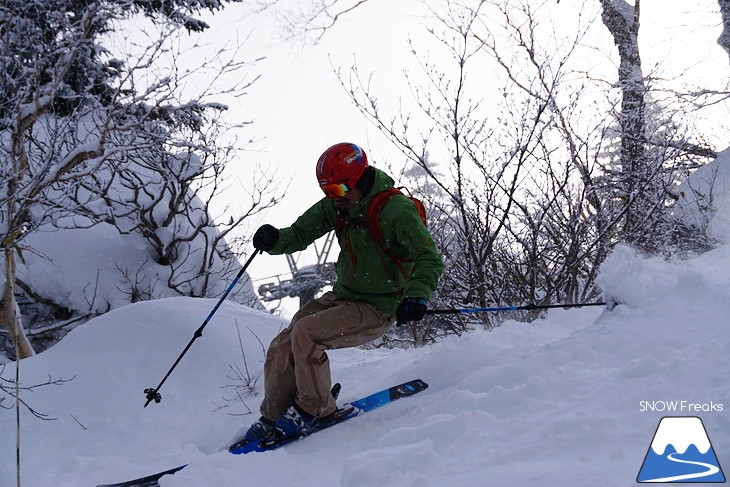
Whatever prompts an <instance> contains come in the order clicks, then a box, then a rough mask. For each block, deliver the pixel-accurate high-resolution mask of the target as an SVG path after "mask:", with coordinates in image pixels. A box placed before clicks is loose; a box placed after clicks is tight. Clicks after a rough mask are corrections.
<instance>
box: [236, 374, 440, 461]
mask: <svg viewBox="0 0 730 487" xmlns="http://www.w3.org/2000/svg"><path fill="white" fill-rule="evenodd" d="M427 387H428V384H426V383H425V382H424V381H422V380H421V379H416V380H412V381H410V382H405V383H403V384H399V385H397V386H393V387H389V388H388V389H383V390H382V391H379V392H376V393H375V394H370V395H369V396H366V397H363V398H361V399H358V400H357V401H352V402H350V403H347V404H344V405H343V406H342V407H340V408H339V409H338V410H337V412H336V413H335V415H334V417H333V418H332V420H330V421H327V422H326V423H320V424H317V425H315V426H313V427H311V428H308V429H306V430H303V431H301V432H300V433H299V434H298V435H295V436H291V437H287V438H282V439H278V440H274V441H270V442H267V441H266V440H262V441H260V442H257V443H244V442H242V441H239V442H236V443H234V444H233V445H231V447H230V448H229V451H230V452H231V453H234V454H236V455H240V454H243V453H251V452H263V451H269V450H275V449H277V448H279V447H281V446H284V445H286V444H288V443H291V442H293V441H296V440H299V439H301V438H304V437H307V436H309V435H311V434H313V433H316V432H318V431H322V430H323V429H327V428H329V427H331V426H334V425H336V424H340V423H342V422H343V421H347V420H348V419H352V418H354V417H355V416H359V415H361V414H363V413H366V412H368V411H372V410H373V409H377V408H379V407H381V406H384V405H386V404H388V403H391V402H393V401H396V400H398V399H400V398H402V397H408V396H412V395H413V394H416V393H418V392H421V391H423V390H425V389H426V388H427Z"/></svg>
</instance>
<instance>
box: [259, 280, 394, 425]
mask: <svg viewBox="0 0 730 487" xmlns="http://www.w3.org/2000/svg"><path fill="white" fill-rule="evenodd" d="M393 322H394V318H393V317H392V316H391V315H389V314H387V313H383V312H382V311H379V310H377V309H375V308H374V307H373V306H371V305H369V304H366V303H362V302H358V301H347V300H337V295H336V294H335V293H334V292H331V291H330V292H328V293H325V294H324V295H323V296H322V297H320V298H317V299H313V300H311V301H310V302H308V303H307V304H305V305H304V306H303V307H302V308H301V309H300V310H299V311H298V312H297V313H296V314H295V315H294V317H293V318H292V321H291V324H290V325H289V327H288V328H286V329H285V330H284V331H282V332H281V333H279V335H278V336H277V337H276V338H274V340H273V341H272V342H271V345H270V346H269V350H268V352H267V353H266V364H265V365H264V388H265V394H266V395H265V397H264V400H263V401H262V403H261V414H262V415H263V416H264V417H265V418H268V419H271V420H276V419H277V418H278V417H279V416H281V415H282V414H283V413H284V411H286V410H287V408H288V407H289V406H291V404H292V401H294V400H296V403H297V405H298V406H299V407H300V408H302V409H303V410H304V411H306V412H307V413H309V414H311V415H313V416H319V417H322V416H326V415H328V414H331V413H333V412H334V411H335V410H336V409H337V405H336V404H335V400H334V399H333V398H332V394H331V393H330V388H331V387H332V384H331V382H332V380H331V377H330V367H329V359H328V358H327V353H326V352H325V351H326V350H327V349H336V348H348V347H356V346H358V345H362V344H365V343H367V342H369V341H371V340H374V339H376V338H378V337H380V336H382V335H383V334H385V332H386V331H388V328H390V326H391V325H392V324H393Z"/></svg>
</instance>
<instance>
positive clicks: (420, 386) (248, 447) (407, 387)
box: [96, 379, 428, 487]
mask: <svg viewBox="0 0 730 487" xmlns="http://www.w3.org/2000/svg"><path fill="white" fill-rule="evenodd" d="M338 386H339V384H337V385H336V386H335V388H333V391H332V394H333V395H334V396H335V397H337V394H338V393H339V387H338ZM427 387H428V384H426V383H425V382H424V381H422V380H421V379H416V380H412V381H410V382H405V383H403V384H399V385H397V386H393V387H390V388H388V389H383V390H382V391H379V392H376V393H375V394H370V395H369V396H366V397H363V398H361V399H358V400H357V401H352V402H350V403H347V404H344V405H343V406H342V407H340V408H339V409H338V410H337V412H336V413H335V415H334V418H333V419H332V420H331V421H328V422H327V423H325V424H319V425H317V426H316V427H313V428H309V429H308V430H306V431H302V432H301V433H300V434H298V435H296V436H293V437H290V438H284V439H281V440H278V441H275V442H274V443H272V444H269V445H261V444H260V443H243V442H241V441H239V442H236V443H234V444H233V445H231V447H230V448H229V451H230V452H231V453H234V454H237V455H238V454H242V453H251V452H262V451H269V450H275V449H277V448H279V447H282V446H284V445H286V444H288V443H291V442H293V441H296V440H299V439H301V438H304V437H306V436H309V435H311V434H313V433H316V432H317V431H322V430H323V429H327V428H329V427H330V426H334V425H336V424H340V423H342V422H343V421H347V420H348V419H351V418H354V417H355V416H359V415H360V414H363V413H366V412H368V411H372V410H373V409H377V408H379V407H381V406H385V405H386V404H388V403H391V402H393V401H396V400H398V399H400V398H402V397H408V396H412V395H413V394H416V393H418V392H421V391H423V390H425V389H426V388H427ZM186 466H187V465H181V466H179V467H175V468H171V469H169V470H165V471H163V472H159V473H156V474H153V475H148V476H146V477H141V478H138V479H135V480H128V481H126V482H119V483H116V484H103V485H97V486H96V487H159V485H160V484H159V482H158V480H160V478H161V477H163V476H165V475H172V474H174V473H176V472H178V471H180V470H182V469H183V468H185V467H186Z"/></svg>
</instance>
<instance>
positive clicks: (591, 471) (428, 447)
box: [0, 246, 730, 487]
mask: <svg viewBox="0 0 730 487" xmlns="http://www.w3.org/2000/svg"><path fill="white" fill-rule="evenodd" d="M728 271H730V246H723V247H720V248H718V249H716V250H714V251H711V252H709V253H707V254H704V255H702V256H700V257H698V258H696V259H694V260H692V261H691V262H689V263H685V264H681V265H676V264H670V263H666V262H664V261H660V260H657V259H649V260H647V259H643V258H641V257H638V256H636V255H634V254H633V253H632V252H631V251H630V250H628V249H626V248H619V249H618V250H617V251H616V252H615V253H614V254H613V255H612V257H611V258H610V259H609V261H608V262H607V263H606V265H605V270H604V272H603V275H602V280H603V281H602V285H603V286H604V289H605V290H606V293H608V294H611V295H612V296H615V297H617V298H618V299H620V300H621V301H622V302H624V303H625V304H622V305H619V306H617V307H616V308H614V309H613V310H610V311H609V310H597V309H595V308H585V309H582V310H569V311H568V310H557V311H552V312H551V313H550V314H549V315H548V316H547V318H546V319H543V320H539V321H536V322H534V323H532V324H524V323H517V322H510V323H508V324H506V325H505V326H502V327H501V328H499V329H496V330H494V331H493V332H473V333H470V334H468V335H466V336H463V337H461V338H457V337H454V338H451V339H448V340H444V341H443V342H441V343H439V344H437V345H434V346H430V347H424V348H420V349H411V350H359V349H350V350H338V351H332V352H330V358H331V361H332V364H333V376H334V379H335V380H336V381H339V382H341V383H342V384H343V385H344V387H343V391H342V395H341V399H342V400H348V399H355V398H357V397H358V396H361V395H364V394H367V393H369V392H373V391H375V390H377V389H380V388H382V387H384V386H388V385H392V384H394V383H397V382H400V381H405V380H408V379H413V378H422V379H424V380H426V381H427V382H428V383H429V384H430V386H431V387H430V388H429V389H428V390H426V391H425V392H423V393H421V394H419V395H418V396H416V397H413V398H408V399H404V400H402V401H400V402H398V403H394V404H392V405H389V406H387V407H384V408H382V409H379V410H377V411H374V412H372V413H370V414H368V415H365V416H362V417H360V418H356V419H354V420H352V421H350V422H348V423H345V424H342V425H339V426H337V427H335V428H332V429H330V430H328V431H325V432H322V433H319V434H317V435H315V436H312V437H310V438H308V439H307V440H304V441H301V442H298V443H295V444H292V445H290V446H287V447H285V448H283V449H280V450H278V451H274V452H269V453H264V454H252V455H244V456H236V455H231V454H229V453H228V452H227V451H226V447H227V445H228V444H229V443H230V442H232V441H233V440H234V439H235V438H236V436H237V434H239V433H241V432H242V430H243V428H244V427H245V426H246V425H247V424H248V423H250V422H251V421H253V420H254V419H256V418H257V415H256V414H249V415H245V416H240V414H243V413H245V412H246V408H245V406H244V405H243V403H241V402H236V401H234V402H230V401H228V400H226V398H230V397H232V396H234V395H235V394H234V392H233V390H232V389H230V388H227V386H231V385H235V384H237V381H236V380H234V379H232V378H231V377H233V376H234V374H233V369H232V368H231V365H234V366H237V367H239V368H241V369H243V368H244V362H243V357H242V353H241V347H240V346H239V333H240V337H241V342H242V343H243V349H244V350H245V355H246V360H247V364H248V368H249V371H250V372H251V373H252V375H255V374H258V373H260V371H261V367H262V360H263V347H262V345H261V344H260V343H259V341H261V342H263V343H264V344H268V341H269V340H270V339H271V338H272V337H273V336H274V335H275V334H276V332H277V331H278V330H279V329H280V328H281V327H282V326H285V323H284V322H283V321H282V320H280V319H279V318H276V317H272V316H270V315H268V314H266V313H263V312H260V311H254V310H250V309H248V308H244V307H242V306H240V305H237V304H234V303H226V304H224V305H223V306H222V307H221V309H220V310H219V312H218V313H217V314H216V316H215V318H214V320H213V321H212V322H211V323H210V324H209V325H208V327H207V328H206V329H205V333H204V334H203V336H202V337H201V338H200V339H198V340H197V341H196V342H195V344H194V345H193V347H192V349H191V350H190V351H189V352H188V354H187V355H186V357H185V358H184V359H183V361H182V362H181V363H180V365H179V366H178V368H177V369H176V370H175V372H174V373H173V374H172V376H171V377H170V378H169V379H168V381H167V382H166V384H165V385H164V386H163V388H162V389H161V393H162V396H163V398H162V402H161V403H160V404H154V403H153V404H151V405H150V406H149V407H147V408H143V405H144V402H145V395H144V393H143V390H144V389H145V388H147V387H155V386H157V384H158V382H159V381H160V380H161V378H162V376H163V375H164V373H165V372H166V371H167V369H168V368H169V366H170V365H171V364H172V362H173V361H174V360H175V358H176V357H177V356H178V354H179V353H180V352H181V351H182V349H183V347H184V346H185V345H186V344H187V342H188V341H189V340H190V338H191V337H192V334H193V332H194V331H195V329H196V328H197V327H198V326H199V325H200V323H201V322H202V320H203V319H204V318H205V316H206V315H207V314H208V312H209V311H210V310H211V309H212V307H213V306H214V304H215V301H214V300H205V299H191V298H170V299H165V300H159V301H153V302H144V303H138V304H133V305H129V306H126V307H123V308H120V309H118V310H115V311H112V312H110V313H108V314H106V315H103V316H101V317H99V318H97V319H95V320H93V321H91V322H89V323H87V324H85V325H82V326H81V327H79V328H77V329H75V330H74V331H73V332H71V333H70V334H69V335H68V336H67V337H66V338H65V339H64V340H63V341H61V343H59V344H58V345H56V346H55V347H53V348H51V349H50V350H48V351H46V352H43V353H41V354H39V355H38V356H36V357H33V358H31V359H26V360H24V361H23V362H22V363H21V367H22V368H21V379H22V383H23V385H33V384H36V383H42V382H45V381H47V379H48V378H49V376H50V377H51V378H53V379H72V380H71V381H70V382H68V383H65V384H63V385H58V386H52V385H51V386H44V387H41V388H38V389H35V390H34V391H32V392H24V393H23V395H22V398H23V399H24V400H25V401H27V402H28V404H29V405H31V406H32V407H33V408H35V409H36V410H38V411H39V412H42V413H45V414H48V415H49V416H51V417H53V418H55V420H53V421H41V420H39V419H36V418H34V417H32V416H31V415H30V414H28V412H27V411H25V410H24V411H23V415H22V418H21V421H22V437H21V445H22V451H21V462H22V465H23V470H22V482H23V483H22V485H24V486H48V485H54V486H93V485H96V484H98V483H109V482H118V481H122V480H127V479H131V478H135V477H139V476H143V475H146V474H151V473H154V472H156V471H159V470H164V469H166V468H170V467H173V466H177V465H180V464H183V463H189V464H190V466H189V467H188V468H186V469H184V470H182V471H180V472H178V473H177V474H175V475H174V476H167V477H163V479H162V481H161V485H162V486H235V485H257V486H267V485H271V486H279V485H297V486H299V487H307V486H321V485H342V486H348V487H356V486H368V487H371V486H373V485H378V486H386V485H387V486H408V485H414V486H415V485H418V486H429V485H432V486H443V485H454V486H459V485H464V486H467V485H468V486H472V485H487V483H488V485H512V486H527V485H551V486H554V485H560V486H581V487H583V486H585V485H592V486H601V485H605V486H623V485H632V484H634V479H635V478H636V475H637V473H638V471H639V468H640V467H641V463H642V461H643V458H644V455H645V454H646V452H647V449H648V447H649V445H650V443H651V440H652V436H653V434H654V431H655V429H656V427H657V424H658V422H659V419H660V418H661V417H662V416H665V415H677V414H679V415H697V416H700V417H701V418H702V420H703V422H704V424H705V426H706V428H707V431H708V434H709V436H710V439H711V440H712V443H713V447H714V449H715V451H716V452H717V454H718V457H719V460H720V464H721V465H723V464H724V465H730V435H729V434H728V433H729V432H730V387H729V385H730V384H729V383H728V382H729V381H730V379H729V378H730V329H729V327H728V316H730V272H728ZM14 373H15V371H14V365H13V364H12V363H11V364H7V365H6V367H5V371H4V373H3V377H6V378H10V377H12V376H13V374H14ZM261 388H262V381H261V380H259V381H258V383H257V384H256V391H257V392H259V395H258V396H252V397H248V398H246V399H245V403H246V405H247V406H248V407H249V408H251V409H252V410H254V411H255V410H256V409H257V407H258V403H259V401H260V398H261V396H260V393H261ZM9 401H10V398H8V397H6V400H5V402H4V403H3V404H7V403H8V402H9ZM643 401H649V402H654V401H657V402H658V401H687V403H686V404H690V403H691V404H701V405H708V406H709V405H712V404H714V405H718V404H721V405H722V406H723V410H722V411H699V412H697V411H694V410H684V411H677V412H675V413H669V412H666V411H665V412H658V411H654V412H651V411H645V410H644V409H646V403H645V402H643ZM715 409H717V407H715ZM14 422H15V414H14V411H11V410H8V411H2V410H0V429H1V430H2V432H3V441H2V442H1V443H0V485H3V486H6V485H7V486H10V485H15V441H14V438H15V425H14ZM726 474H727V472H726Z"/></svg>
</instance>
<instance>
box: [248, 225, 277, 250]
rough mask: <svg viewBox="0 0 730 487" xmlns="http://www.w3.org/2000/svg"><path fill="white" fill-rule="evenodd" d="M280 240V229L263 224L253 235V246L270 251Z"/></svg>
mask: <svg viewBox="0 0 730 487" xmlns="http://www.w3.org/2000/svg"><path fill="white" fill-rule="evenodd" d="M278 241H279V230H277V229H276V227H273V226H271V225H269V224H266V225H262V226H261V227H259V229H258V230H256V233H254V235H253V246H254V248H256V250H263V251H264V252H268V251H269V250H271V249H273V248H274V245H276V242H278Z"/></svg>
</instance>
